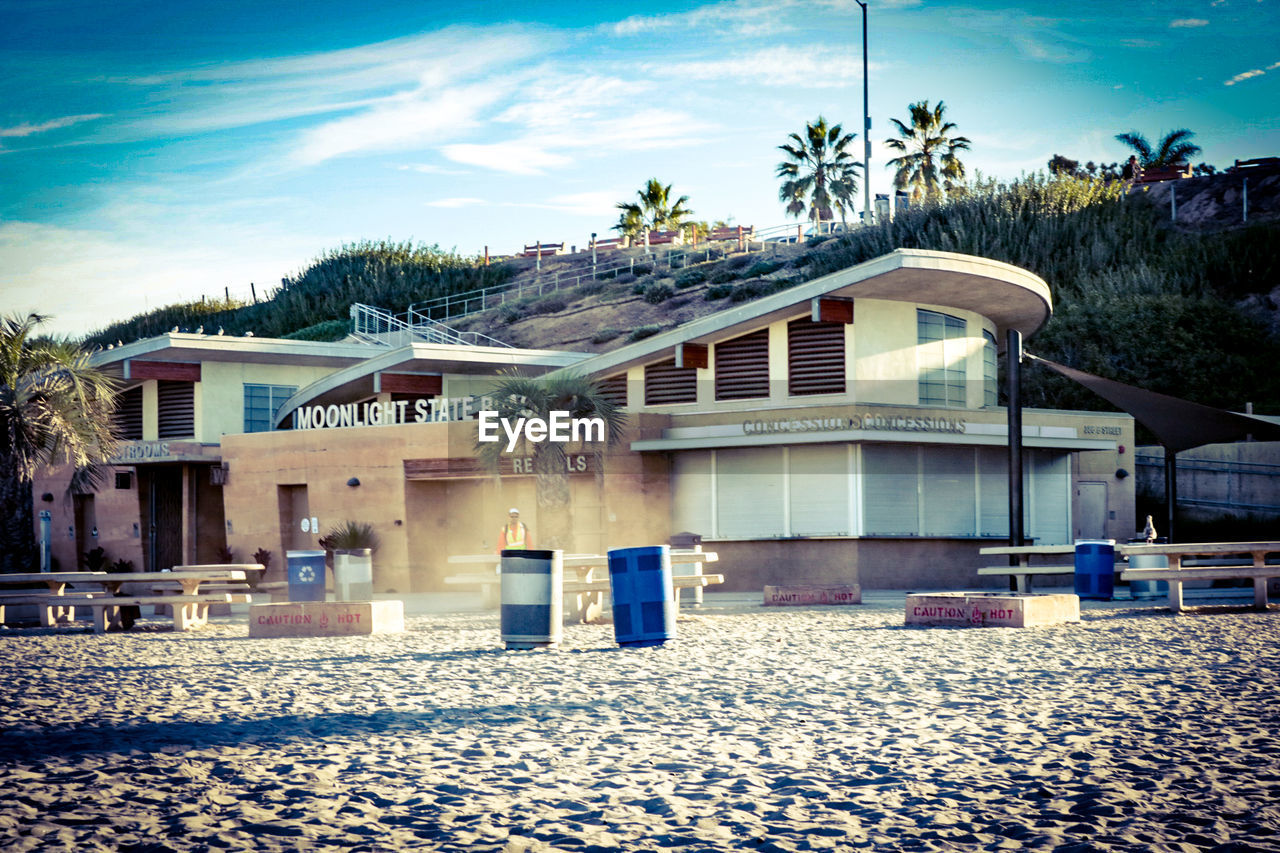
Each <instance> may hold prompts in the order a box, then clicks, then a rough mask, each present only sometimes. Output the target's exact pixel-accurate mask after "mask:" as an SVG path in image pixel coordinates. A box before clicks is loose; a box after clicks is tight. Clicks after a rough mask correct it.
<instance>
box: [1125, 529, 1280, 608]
mask: <svg viewBox="0 0 1280 853" xmlns="http://www.w3.org/2000/svg"><path fill="white" fill-rule="evenodd" d="M1124 554H1125V556H1127V557H1134V556H1141V555H1161V556H1164V557H1166V558H1168V560H1169V566H1168V567H1167V568H1142V569H1127V570H1125V571H1123V572H1121V573H1120V579H1121V580H1127V581H1164V582H1166V583H1167V584H1168V585H1169V609H1170V610H1172V611H1173V612H1174V613H1181V612H1182V610H1183V609H1184V605H1183V597H1182V585H1183V584H1184V583H1187V582H1189V581H1216V580H1243V579H1247V580H1250V581H1252V582H1253V607H1254V609H1255V610H1266V609H1267V581H1268V580H1270V579H1272V578H1280V564H1277V563H1275V562H1272V563H1270V564H1268V562H1267V557H1268V556H1270V555H1277V554H1280V542H1193V543H1172V544H1167V545H1126V546H1124ZM1230 555H1248V556H1247V557H1245V558H1244V559H1243V560H1242V561H1241V562H1239V563H1237V564H1236V565H1225V566H1224V565H1194V563H1195V562H1196V558H1201V560H1202V562H1211V563H1217V562H1219V561H1221V560H1222V559H1223V558H1224V557H1227V556H1230Z"/></svg>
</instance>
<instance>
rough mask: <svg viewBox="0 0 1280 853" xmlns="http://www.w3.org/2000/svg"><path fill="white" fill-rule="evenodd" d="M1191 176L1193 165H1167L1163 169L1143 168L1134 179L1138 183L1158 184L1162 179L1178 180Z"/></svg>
mask: <svg viewBox="0 0 1280 853" xmlns="http://www.w3.org/2000/svg"><path fill="white" fill-rule="evenodd" d="M1189 177H1191V165H1190V164H1184V165H1180V166H1167V167H1165V168H1163V169H1143V170H1142V171H1141V172H1139V173H1138V175H1137V176H1136V177H1135V178H1134V179H1133V183H1134V184H1135V185H1136V184H1158V183H1160V182H1161V181H1177V180H1181V179H1182V178H1189Z"/></svg>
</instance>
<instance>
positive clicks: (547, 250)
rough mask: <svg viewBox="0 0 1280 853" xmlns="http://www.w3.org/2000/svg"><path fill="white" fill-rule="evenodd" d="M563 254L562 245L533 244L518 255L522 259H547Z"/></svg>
mask: <svg viewBox="0 0 1280 853" xmlns="http://www.w3.org/2000/svg"><path fill="white" fill-rule="evenodd" d="M563 254H564V243H534V244H533V245H532V246H525V247H524V251H523V252H521V253H520V257H522V258H549V257H552V256H554V255H563Z"/></svg>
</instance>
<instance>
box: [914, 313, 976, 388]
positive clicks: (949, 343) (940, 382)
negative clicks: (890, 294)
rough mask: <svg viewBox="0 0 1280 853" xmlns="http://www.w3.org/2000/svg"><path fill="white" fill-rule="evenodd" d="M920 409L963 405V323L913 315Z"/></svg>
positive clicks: (943, 317)
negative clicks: (914, 318) (914, 316)
mask: <svg viewBox="0 0 1280 853" xmlns="http://www.w3.org/2000/svg"><path fill="white" fill-rule="evenodd" d="M916 337H917V347H916V352H917V359H918V361H919V376H920V379H919V382H920V405H922V406H952V407H963V406H965V405H967V401H966V399H965V351H964V343H963V342H964V339H965V323H964V320H962V319H960V318H959V317H952V316H951V315H950V314H940V313H939V312H937V311H925V310H923V309H920V310H917V311H916Z"/></svg>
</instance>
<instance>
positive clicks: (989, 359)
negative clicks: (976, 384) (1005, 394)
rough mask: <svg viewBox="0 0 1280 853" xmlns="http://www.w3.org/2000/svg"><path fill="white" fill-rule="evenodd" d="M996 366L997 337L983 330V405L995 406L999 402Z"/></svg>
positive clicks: (997, 370)
mask: <svg viewBox="0 0 1280 853" xmlns="http://www.w3.org/2000/svg"><path fill="white" fill-rule="evenodd" d="M998 374H999V369H998V368H997V366H996V336H995V335H993V334H991V333H990V332H988V331H987V330H986V329H983V330H982V405H984V406H994V405H996V404H997V403H998V402H999V399H1000V397H999V384H998V380H997V376H998Z"/></svg>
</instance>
